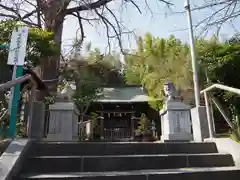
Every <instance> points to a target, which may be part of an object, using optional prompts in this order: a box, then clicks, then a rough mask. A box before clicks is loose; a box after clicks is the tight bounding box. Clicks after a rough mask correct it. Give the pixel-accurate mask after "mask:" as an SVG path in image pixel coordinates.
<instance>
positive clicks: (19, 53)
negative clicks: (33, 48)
mask: <svg viewBox="0 0 240 180" xmlns="http://www.w3.org/2000/svg"><path fill="white" fill-rule="evenodd" d="M27 38H28V27H18V28H16V29H14V30H13V32H12V37H11V43H10V47H9V54H8V62H7V63H8V65H13V66H14V67H13V74H12V80H14V79H16V78H18V77H20V76H22V73H23V65H24V61H25V56H26V47H27ZM19 97H20V84H18V85H16V86H15V87H13V88H12V89H11V96H10V100H9V104H10V106H9V113H10V124H9V136H10V137H11V138H14V137H15V136H16V119H17V111H18V103H19Z"/></svg>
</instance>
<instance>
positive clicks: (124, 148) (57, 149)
mask: <svg viewBox="0 0 240 180" xmlns="http://www.w3.org/2000/svg"><path fill="white" fill-rule="evenodd" d="M217 152H218V151H217V147H216V145H215V143H211V142H209V143H192V142H191V143H100V142H85V143H84V142H39V143H35V144H33V146H32V148H31V150H30V152H29V154H30V155H31V156H67V155H82V156H85V155H116V154H122V155H130V154H177V153H186V154H200V153H217Z"/></svg>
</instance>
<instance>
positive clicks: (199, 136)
mask: <svg viewBox="0 0 240 180" xmlns="http://www.w3.org/2000/svg"><path fill="white" fill-rule="evenodd" d="M197 111H198V112H199V117H198V113H197ZM191 117H192V129H193V137H194V141H199V142H201V141H203V140H204V139H205V138H208V137H209V128H208V121H207V113H206V107H205V106H199V108H198V109H197V108H196V107H194V108H192V109H191Z"/></svg>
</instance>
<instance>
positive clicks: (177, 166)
mask: <svg viewBox="0 0 240 180" xmlns="http://www.w3.org/2000/svg"><path fill="white" fill-rule="evenodd" d="M239 178H240V170H239V169H238V168H236V167H234V162H233V159H232V156H231V155H230V154H221V153H218V151H217V148H216V145H215V144H214V143H97V142H35V143H33V144H32V145H31V147H30V148H29V152H28V157H27V158H26V159H25V161H24V162H23V165H22V167H21V170H20V173H19V175H18V176H17V177H15V178H14V179H15V180H27V179H28V180H30V179H32V180H40V179H44V180H65V179H66V180H69V179H72V180H73V179H74V180H77V179H81V180H160V179H161V180H226V179H229V180H238V179H239Z"/></svg>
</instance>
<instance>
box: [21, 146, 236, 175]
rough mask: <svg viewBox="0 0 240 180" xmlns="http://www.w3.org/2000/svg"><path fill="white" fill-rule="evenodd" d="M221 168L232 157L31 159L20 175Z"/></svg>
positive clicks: (58, 157)
mask: <svg viewBox="0 0 240 180" xmlns="http://www.w3.org/2000/svg"><path fill="white" fill-rule="evenodd" d="M56 151H57V149H56ZM222 166H234V162H233V159H232V156H231V155H229V154H219V153H216V154H213V153H210V154H160V155H159V154H158V155H156V154H152V155H150V154H148V155H112V156H39V157H31V158H29V159H28V160H27V161H25V163H24V164H23V169H22V172H24V173H55V172H105V171H131V170H144V169H175V168H185V167H222Z"/></svg>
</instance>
